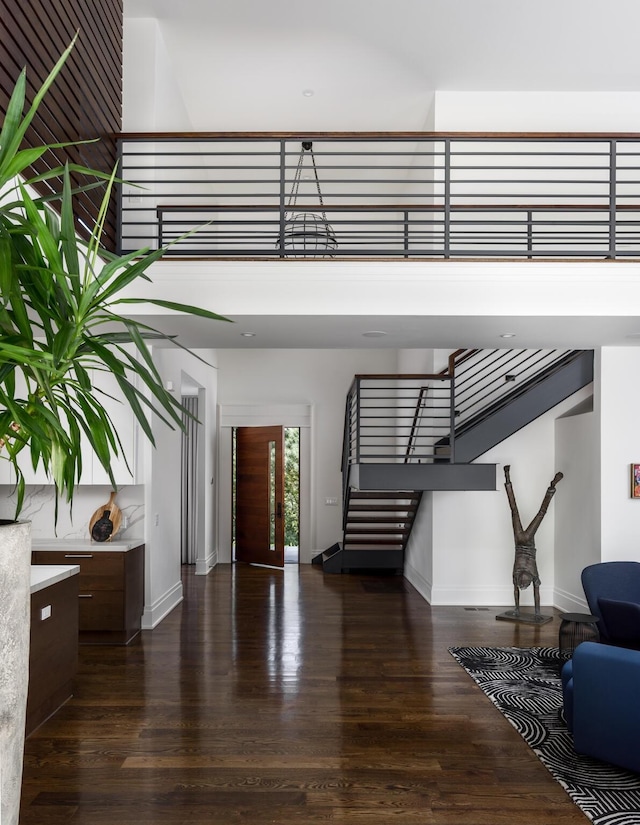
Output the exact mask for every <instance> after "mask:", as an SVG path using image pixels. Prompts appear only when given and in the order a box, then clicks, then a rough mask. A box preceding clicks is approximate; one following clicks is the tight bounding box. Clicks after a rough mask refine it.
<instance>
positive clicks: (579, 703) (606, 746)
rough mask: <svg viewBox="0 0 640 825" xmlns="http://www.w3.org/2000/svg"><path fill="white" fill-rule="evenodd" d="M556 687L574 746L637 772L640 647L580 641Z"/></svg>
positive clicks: (639, 764) (639, 759) (639, 758)
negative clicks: (633, 647) (560, 693)
mask: <svg viewBox="0 0 640 825" xmlns="http://www.w3.org/2000/svg"><path fill="white" fill-rule="evenodd" d="M562 693H563V699H564V714H565V719H566V721H567V726H568V728H569V730H570V731H572V732H573V742H574V748H575V750H576V752H577V753H581V754H585V755H586V756H592V757H594V758H595V759H601V760H602V761H603V762H610V763H612V764H613V765H618V766H620V767H622V768H627V769H628V770H631V771H635V772H638V773H640V651H639V650H630V649H628V648H622V647H615V646H613V645H603V644H596V643H594V642H583V643H582V644H580V645H578V647H577V648H576V649H575V651H574V653H573V658H572V659H571V660H570V661H568V662H566V664H565V665H564V667H563V668H562Z"/></svg>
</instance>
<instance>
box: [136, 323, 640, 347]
mask: <svg viewBox="0 0 640 825" xmlns="http://www.w3.org/2000/svg"><path fill="white" fill-rule="evenodd" d="M135 317H136V318H137V319H138V320H140V321H142V322H144V323H145V324H148V325H149V326H152V327H154V328H155V329H158V330H161V331H162V332H164V333H165V334H167V335H176V336H177V337H178V340H179V342H180V344H182V346H186V347H194V348H208V347H211V348H214V349H216V348H217V349H225V348H230V349H253V348H259V349H385V348H391V349H423V348H427V349H430V348H436V349H439V348H442V349H451V350H454V349H458V348H459V347H463V348H466V347H469V348H472V347H480V348H483V349H485V348H487V349H510V348H516V349H521V348H522V349H528V348H534V349H538V348H541V349H547V348H552V349H557V348H559V349H593V348H596V347H599V346H637V345H640V320H639V319H638V316H626V317H620V316H615V317H612V316H606V317H604V316H598V317H594V316H590V317H587V316H572V317H568V316H554V317H552V318H545V319H541V318H539V317H536V316H500V317H495V316H488V317H487V316H485V317H480V316H450V315H447V316H443V315H440V316H425V315H408V316H406V315H405V316H401V317H400V316H391V315H384V316H381V315H304V316H302V315H297V316H296V315H282V316H277V315H251V316H243V315H234V316H231V317H230V319H229V320H230V321H232V323H226V322H221V321H205V320H203V319H201V318H192V317H186V316H175V315H172V316H169V315H144V316H135ZM243 332H245V333H246V332H252V333H254V336H253V337H251V338H247V337H244V336H243V335H242V333H243ZM367 332H384V333H385V334H384V335H383V336H375V337H370V336H368V335H364V333H367ZM502 333H512V334H513V335H514V336H515V337H513V338H509V339H504V338H502V337H501V335H502Z"/></svg>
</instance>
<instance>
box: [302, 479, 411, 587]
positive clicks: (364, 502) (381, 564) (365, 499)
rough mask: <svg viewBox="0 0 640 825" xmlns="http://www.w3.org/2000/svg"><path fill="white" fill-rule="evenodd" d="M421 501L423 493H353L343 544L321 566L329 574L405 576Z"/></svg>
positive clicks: (322, 557) (346, 510)
mask: <svg viewBox="0 0 640 825" xmlns="http://www.w3.org/2000/svg"><path fill="white" fill-rule="evenodd" d="M421 498H422V492H421V491H417V492H416V491H412V492H399V491H376V490H372V491H359V490H349V492H348V495H347V504H346V509H345V518H344V534H343V540H342V544H341V545H334V546H333V548H329V551H326V555H325V553H322V554H321V555H320V557H319V560H318V563H320V561H321V562H322V565H323V568H324V570H325V572H327V573H348V572H349V571H350V570H351V569H354V568H366V569H375V570H394V571H395V572H397V573H402V570H403V566H404V551H405V548H406V546H407V541H408V540H409V535H410V534H411V528H412V526H413V522H414V520H415V517H416V514H417V512H418V506H419V504H420V499H421ZM314 561H315V560H314Z"/></svg>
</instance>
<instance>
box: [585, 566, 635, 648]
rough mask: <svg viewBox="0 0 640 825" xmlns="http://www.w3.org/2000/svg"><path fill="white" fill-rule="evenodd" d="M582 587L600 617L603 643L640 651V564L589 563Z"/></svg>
mask: <svg viewBox="0 0 640 825" xmlns="http://www.w3.org/2000/svg"><path fill="white" fill-rule="evenodd" d="M582 587H583V588H584V593H585V596H586V597H587V602H588V604H589V610H590V611H591V613H592V614H593V615H594V616H597V617H598V630H599V631H600V641H601V642H604V643H605V644H608V645H616V646H617V647H635V648H640V562H637V561H606V562H599V563H598V564H590V565H589V566H588V567H585V568H584V570H583V571H582Z"/></svg>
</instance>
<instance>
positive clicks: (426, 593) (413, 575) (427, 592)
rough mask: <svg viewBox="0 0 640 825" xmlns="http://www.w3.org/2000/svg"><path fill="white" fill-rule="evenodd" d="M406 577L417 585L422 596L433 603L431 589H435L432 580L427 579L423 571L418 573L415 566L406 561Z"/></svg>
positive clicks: (412, 583)
mask: <svg viewBox="0 0 640 825" xmlns="http://www.w3.org/2000/svg"><path fill="white" fill-rule="evenodd" d="M404 577H405V579H406V580H407V581H408V582H409V584H411V585H413V587H415V589H416V590H417V591H418V593H419V594H420V595H421V596H422V598H423V599H424V600H425V601H426V602H429V604H431V591H432V589H433V586H432V584H431V582H429V581H427V580H426V579H425V578H424V576H423V575H422V574H421V573H418V571H417V570H416V569H415V567H412V566H411V565H410V564H408V563H406V562H405V565H404Z"/></svg>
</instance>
